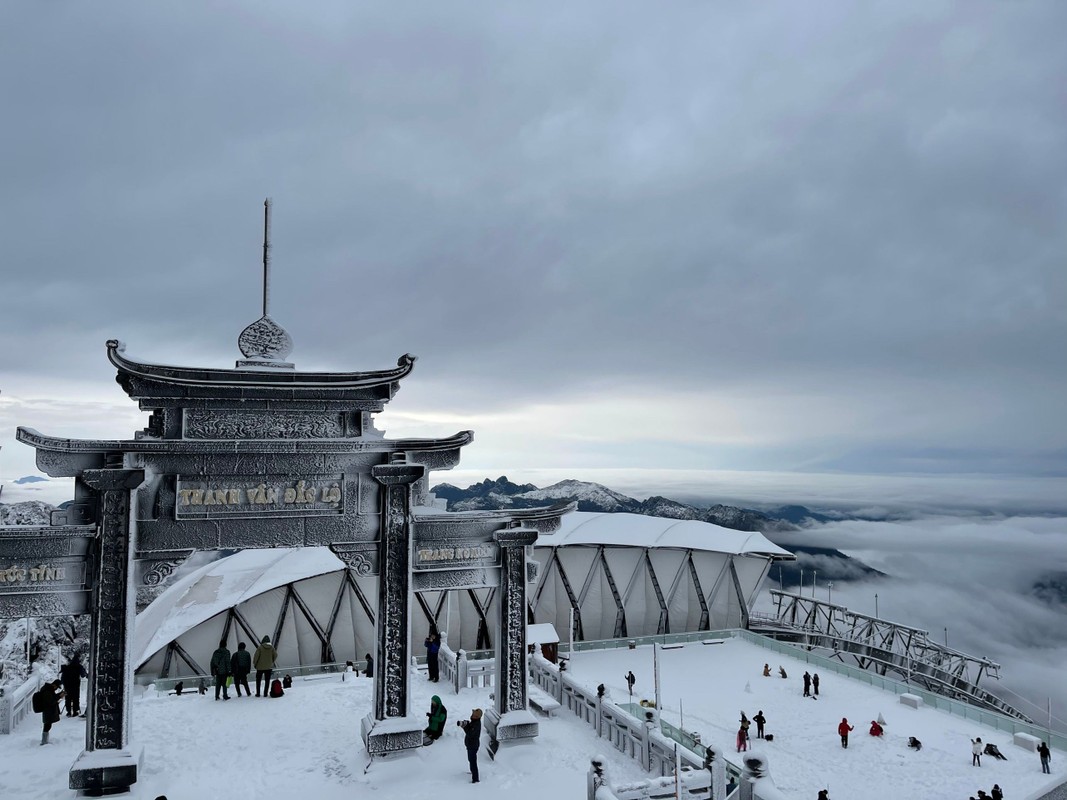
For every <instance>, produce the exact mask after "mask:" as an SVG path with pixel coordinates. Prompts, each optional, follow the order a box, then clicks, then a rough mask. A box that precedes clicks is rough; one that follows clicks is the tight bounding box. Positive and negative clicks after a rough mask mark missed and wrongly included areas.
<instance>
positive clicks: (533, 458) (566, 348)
mask: <svg viewBox="0 0 1067 800" xmlns="http://www.w3.org/2000/svg"><path fill="white" fill-rule="evenodd" d="M353 5H354V4H352V3H349V2H338V3H322V2H320V3H315V4H313V6H311V9H310V10H309V8H308V7H307V6H305V5H302V4H293V3H265V2H257V3H233V2H215V3H211V4H195V3H151V4H145V3H133V2H130V3H119V2H112V3H106V4H99V3H96V4H85V3H47V4H41V3H36V4H26V3H24V4H6V5H5V6H4V8H3V10H2V11H0V102H2V109H0V114H2V124H0V164H2V169H0V173H2V178H0V246H2V248H3V251H2V254H0V265H2V266H0V269H2V282H0V297H2V301H0V334H2V339H0V341H2V343H3V347H2V351H0V359H2V361H0V392H2V394H0V445H2V446H3V451H2V452H0V478H8V479H10V478H11V477H15V476H18V475H24V474H27V473H30V472H33V471H34V466H33V453H32V451H31V450H30V449H29V448H27V447H25V446H24V445H19V444H17V443H15V442H14V440H13V436H14V428H15V426H16V425H26V426H29V427H34V428H38V429H39V430H41V431H43V432H45V433H51V434H62V435H70V436H79V437H90V436H107V437H115V438H127V437H131V436H132V434H133V432H134V430H136V429H138V428H140V427H143V425H144V421H143V417H142V416H141V415H140V413H139V412H137V410H136V408H135V407H134V405H133V404H132V403H131V402H130V401H128V400H127V399H126V397H125V395H124V394H123V393H122V392H121V390H120V389H119V387H118V386H117V385H116V384H115V382H114V380H113V376H114V370H113V368H111V367H110V365H109V364H108V362H107V360H106V357H105V349H104V342H105V341H106V340H107V339H108V338H111V337H115V338H119V339H122V340H124V341H125V342H126V343H127V346H128V350H127V352H128V354H129V355H130V356H132V357H134V358H137V359H139V360H145V361H154V362H162V363H180V364H189V365H198V366H223V367H225V366H233V362H234V360H235V359H236V358H238V357H239V353H238V351H237V346H236V340H237V335H238V333H239V332H240V331H241V329H242V328H243V327H244V326H245V325H247V324H248V323H250V322H252V321H253V320H255V319H256V318H257V317H258V316H259V314H260V310H261V296H260V275H261V268H260V254H261V250H260V247H261V228H262V201H263V198H264V197H266V196H271V197H273V199H274V203H275V206H274V226H273V227H274V238H273V247H274V249H273V253H274V271H273V275H274V282H273V293H272V302H271V312H272V316H273V317H274V318H275V319H276V320H277V321H278V322H279V323H280V324H282V325H283V326H284V327H285V328H286V329H287V330H288V331H289V332H290V334H291V335H292V336H293V339H294V341H295V345H296V347H295V349H294V352H293V353H292V357H291V358H292V360H293V361H295V363H296V365H297V368H298V369H330V370H362V369H384V368H388V367H391V366H392V365H393V364H395V361H396V358H397V357H398V356H399V355H401V354H402V353H405V352H411V353H414V354H416V355H417V356H419V361H418V363H417V364H416V366H415V370H414V372H413V373H412V374H411V375H410V376H409V377H408V378H407V379H406V380H405V381H404V383H403V385H402V387H401V390H400V392H399V394H398V395H397V397H396V398H395V399H394V400H393V402H392V404H391V405H390V407H389V408H390V410H389V411H387V412H386V413H385V414H384V415H382V416H381V417H380V419H379V427H381V428H383V429H385V430H386V431H387V432H388V434H389V435H390V436H398V435H415V436H445V435H449V434H452V433H454V432H455V431H457V430H462V429H467V428H470V429H474V430H475V431H476V434H477V438H476V440H475V443H474V444H473V445H472V446H471V447H469V448H467V450H466V451H465V453H464V460H463V466H464V467H467V468H471V469H474V470H479V469H484V470H485V472H486V474H490V475H492V474H493V473H496V474H499V473H500V472H504V471H507V470H508V469H513V468H517V467H523V468H543V469H549V468H551V469H560V470H562V471H563V472H567V471H568V470H577V469H604V468H638V467H640V468H647V469H652V470H666V469H669V468H680V469H685V470H690V471H694V470H696V471H700V470H764V471H766V470H771V471H781V472H796V471H802V472H810V473H856V474H891V473H908V474H916V473H939V474H962V473H984V474H987V475H1010V476H1012V477H1013V479H1016V480H1020V479H1021V480H1025V479H1027V478H1043V479H1044V480H1045V481H1048V480H1049V479H1050V478H1052V479H1056V478H1062V477H1063V476H1065V475H1067V425H1065V424H1064V409H1065V407H1067V391H1065V390H1067V302H1065V301H1067V270H1065V254H1067V225H1065V224H1064V223H1065V220H1067V213H1065V212H1067V127H1065V125H1067V91H1065V88H1064V87H1065V86H1067V82H1065V80H1064V76H1065V75H1067V47H1064V45H1063V32H1064V31H1065V30H1067V5H1065V4H1064V3H1062V2H1058V0H1054V1H1053V2H1048V3H1037V2H1032V3H1028V2H1018V3H982V2H968V3H941V2H935V1H934V0H914V1H912V0H892V2H885V3H863V4H854V3H830V2H827V3H807V4H796V3H785V2H782V3H773V2H771V3H705V2H693V3H682V2H675V3H659V4H652V5H650V4H648V3H633V4H628V3H619V2H610V3H603V4H598V3H593V2H583V3H577V4H575V3H567V4H562V3H560V4H556V3H537V4H523V5H520V6H516V5H514V4H502V3H490V2H486V3H426V4H421V5H420V4H415V3H405V4H400V5H399V6H398V5H397V4H395V3H382V4H377V5H375V4H369V3H364V4H359V7H358V8H353ZM1060 485H1061V486H1062V482H1061V483H1060ZM1053 495H1055V492H1051V493H1050V496H1053Z"/></svg>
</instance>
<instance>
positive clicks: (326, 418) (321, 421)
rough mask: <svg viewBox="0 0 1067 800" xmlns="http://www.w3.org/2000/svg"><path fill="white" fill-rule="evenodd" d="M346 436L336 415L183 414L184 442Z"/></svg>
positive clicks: (193, 411) (224, 412)
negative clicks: (185, 440)
mask: <svg viewBox="0 0 1067 800" xmlns="http://www.w3.org/2000/svg"><path fill="white" fill-rule="evenodd" d="M344 435H345V428H344V419H343V415H342V414H340V413H338V412H322V411H320V412H307V413H301V412H298V411H272V412H262V411H256V412H248V411H205V410H201V409H194V408H190V409H186V410H185V438H187V439H339V438H342V437H343V436H344Z"/></svg>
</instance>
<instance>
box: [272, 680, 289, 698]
mask: <svg viewBox="0 0 1067 800" xmlns="http://www.w3.org/2000/svg"><path fill="white" fill-rule="evenodd" d="M283 694H285V691H284V690H283V689H282V682H281V681H280V680H278V679H277V678H275V679H274V680H272V681H271V682H270V696H271V697H281V696H282V695H283Z"/></svg>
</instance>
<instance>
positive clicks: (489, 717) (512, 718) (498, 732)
mask: <svg viewBox="0 0 1067 800" xmlns="http://www.w3.org/2000/svg"><path fill="white" fill-rule="evenodd" d="M482 723H483V726H484V727H485V730H486V732H487V733H488V734H489V739H490V741H492V742H512V741H516V740H520V739H534V738H536V737H537V734H538V733H539V732H540V727H539V723H538V722H537V717H535V716H534V714H533V712H532V711H530V710H529V709H525V708H524V709H520V710H518V711H508V712H507V713H505V714H500V712H499V711H497V710H496V709H495V708H490V709H489V710H487V711H486V712H485V715H484V716H483V717H482Z"/></svg>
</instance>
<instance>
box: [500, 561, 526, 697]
mask: <svg viewBox="0 0 1067 800" xmlns="http://www.w3.org/2000/svg"><path fill="white" fill-rule="evenodd" d="M501 550H502V551H503V559H504V564H503V570H502V571H503V573H504V574H503V575H502V576H501V579H502V580H501V585H502V587H503V589H504V596H503V597H502V598H501V614H504V615H505V616H506V622H505V629H504V633H505V634H506V635H505V636H504V637H503V642H502V644H503V647H504V648H506V652H505V653H502V655H503V661H504V665H503V666H504V674H501V676H500V679H501V681H502V683H503V685H504V686H505V687H506V689H505V692H506V700H505V703H506V705H505V707H504V708H503V709H502V710H503V711H505V712H507V711H515V710H518V709H523V708H526V641H525V639H526V637H525V636H523V631H524V630H525V629H526V614H525V611H526V583H525V580H524V578H525V577H526V575H525V572H526V564H525V562H526V559H525V555H526V551H525V548H522V547H503V548H501Z"/></svg>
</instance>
